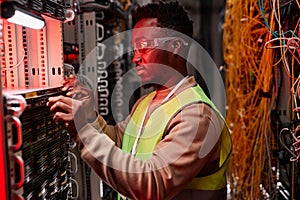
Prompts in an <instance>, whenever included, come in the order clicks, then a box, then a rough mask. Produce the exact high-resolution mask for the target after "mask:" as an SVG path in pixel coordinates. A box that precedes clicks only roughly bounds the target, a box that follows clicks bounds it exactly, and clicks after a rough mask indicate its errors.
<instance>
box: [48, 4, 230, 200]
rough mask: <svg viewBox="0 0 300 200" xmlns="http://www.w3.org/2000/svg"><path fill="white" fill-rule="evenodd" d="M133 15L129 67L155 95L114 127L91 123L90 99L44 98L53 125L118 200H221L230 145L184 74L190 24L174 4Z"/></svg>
mask: <svg viewBox="0 0 300 200" xmlns="http://www.w3.org/2000/svg"><path fill="white" fill-rule="evenodd" d="M135 16H136V21H137V23H136V25H135V27H134V30H133V33H132V46H133V52H134V57H133V62H134V63H135V64H136V71H137V74H138V75H139V76H140V77H141V80H142V82H143V84H144V85H145V86H152V87H154V88H155V91H154V92H152V93H150V94H148V95H145V96H143V97H141V98H140V99H139V100H138V101H137V102H136V104H135V105H134V106H133V109H132V111H131V113H130V116H128V118H127V119H126V120H125V121H124V122H121V123H118V124H117V125H116V126H110V125H108V124H107V123H106V122H105V121H104V119H103V118H102V117H101V116H98V117H96V115H95V114H94V112H93V111H92V110H91V109H89V107H88V105H87V102H89V100H87V99H82V100H81V101H79V100H75V99H71V98H69V97H63V96H59V97H53V98H49V102H48V106H50V110H51V111H52V112H53V113H54V115H53V119H54V120H55V121H62V122H64V123H65V125H66V128H67V130H68V132H69V134H70V135H71V136H72V137H73V139H74V140H75V141H76V142H77V144H78V148H79V150H80V152H81V157H82V158H83V159H84V160H85V161H86V162H87V163H88V164H89V165H90V166H91V168H93V169H94V170H95V172H96V173H97V174H98V175H99V177H100V178H101V179H102V180H103V181H105V182H106V183H107V184H109V185H110V186H111V187H112V188H114V189H115V190H116V191H118V192H119V193H120V196H121V197H122V198H124V197H127V198H129V199H138V200H142V199H213V200H217V199H226V194H227V193H226V176H225V172H226V168H227V164H228V161H229V157H230V153H231V139H230V135H229V131H228V128H227V126H226V124H225V123H224V121H223V118H222V117H221V115H220V114H219V112H218V111H217V110H216V109H215V106H214V105H213V103H212V102H211V101H210V100H209V98H207V97H206V95H205V94H204V92H203V90H202V89H201V88H200V87H199V86H198V85H197V83H196V81H195V79H194V77H188V76H187V69H186V62H187V61H186V59H185V58H187V55H188V50H189V46H190V44H189V39H188V38H189V37H192V32H193V28H192V22H191V21H190V20H189V18H188V15H187V13H186V11H185V10H184V9H183V8H182V7H181V6H180V5H179V4H178V3H177V2H173V3H162V2H159V3H158V4H148V5H146V6H143V7H139V8H138V9H137V10H136V15H135ZM170 30H171V31H170ZM69 84H70V82H69V81H65V82H64V85H65V89H67V88H69ZM77 92H78V91H77ZM75 93H76V89H73V90H71V91H70V92H69V94H68V95H69V96H71V95H74V94H75ZM87 109H88V110H89V111H88V112H86V110H87ZM96 118H97V120H95V119H96ZM89 122H90V123H89Z"/></svg>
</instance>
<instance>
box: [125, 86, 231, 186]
mask: <svg viewBox="0 0 300 200" xmlns="http://www.w3.org/2000/svg"><path fill="white" fill-rule="evenodd" d="M154 95H155V92H152V93H150V94H148V95H147V96H146V97H145V98H144V99H143V100H141V102H140V103H139V105H138V106H137V107H136V110H135V111H134V113H133V115H132V117H131V119H130V120H129V122H128V125H127V127H126V129H125V133H124V138H123V143H122V150H123V151H124V152H127V153H130V152H131V150H132V147H133V144H134V142H135V140H136V137H137V133H138V131H139V129H140V127H141V126H142V123H143V122H142V121H143V119H142V118H143V117H142V116H144V114H145V112H146V111H147V107H148V105H149V104H150V102H151V100H152V98H153V96H154ZM201 102H202V103H205V104H208V105H209V106H210V107H211V108H213V109H214V110H215V111H216V112H217V113H218V114H219V115H220V118H221V119H222V120H223V121H224V126H225V127H224V128H223V132H222V134H221V137H222V138H221V151H220V161H219V169H218V170H217V171H216V172H214V173H212V174H210V175H207V176H204V177H195V178H194V179H193V180H192V181H191V183H190V184H189V185H188V186H187V189H196V190H219V189H222V188H224V187H225V186H226V169H227V165H228V163H229V157H230V154H231V149H232V142H231V137H230V133H229V130H228V127H227V125H226V123H225V120H224V119H223V117H222V115H221V114H220V112H219V111H218V110H217V108H216V107H215V105H214V104H213V103H212V102H211V100H210V99H209V98H208V97H207V96H206V95H205V93H204V92H203V90H202V89H201V88H200V87H199V86H198V85H197V86H194V87H191V88H188V89H186V90H184V91H182V92H181V93H179V94H178V95H176V97H174V98H172V99H170V100H169V101H167V102H166V103H164V104H162V105H161V106H159V107H158V108H157V109H155V110H154V111H153V112H152V113H151V115H150V116H149V119H148V120H147V121H146V123H145V124H144V127H143V132H142V136H141V137H140V139H139V143H138V146H137V152H136V155H135V157H137V158H140V159H142V160H147V159H149V158H151V156H152V153H153V151H154V149H155V146H156V145H157V143H158V142H159V141H160V140H161V139H162V137H163V134H164V131H165V128H166V127H167V125H168V123H169V121H170V120H171V119H172V118H173V116H175V115H176V114H177V113H178V112H180V110H182V109H183V108H184V107H185V106H187V105H190V104H193V103H201Z"/></svg>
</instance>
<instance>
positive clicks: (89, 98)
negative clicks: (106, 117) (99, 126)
mask: <svg viewBox="0 0 300 200" xmlns="http://www.w3.org/2000/svg"><path fill="white" fill-rule="evenodd" d="M79 78H80V79H82V80H84V78H83V77H79ZM85 82H87V80H85ZM61 84H62V85H63V88H62V91H68V92H67V93H66V95H67V96H68V97H72V98H73V99H75V100H80V101H82V104H83V105H82V106H83V107H84V108H85V111H86V113H85V114H86V116H87V121H88V122H94V121H95V120H96V119H97V114H96V109H95V103H96V101H95V98H94V94H93V90H92V88H91V86H88V84H86V85H84V84H83V83H82V82H81V81H80V80H78V78H76V77H75V76H74V75H70V76H69V77H65V78H64V79H63V81H62V82H61Z"/></svg>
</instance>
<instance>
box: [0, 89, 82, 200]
mask: <svg viewBox="0 0 300 200" xmlns="http://www.w3.org/2000/svg"><path fill="white" fill-rule="evenodd" d="M61 94H62V93H61V90H60V88H47V89H39V90H23V91H17V92H16V91H14V92H12V91H11V92H9V91H4V93H3V105H4V106H3V113H4V118H5V121H4V132H3V133H4V135H5V138H6V139H5V141H4V142H5V145H6V146H7V147H8V148H7V155H8V159H7V160H6V166H8V169H9V174H7V175H8V176H9V177H8V179H7V180H8V182H9V183H8V185H9V195H8V196H9V199H31V200H32V199H37V200H38V199H53V200H54V199H55V200H56V199H76V198H77V194H78V191H76V190H78V185H77V182H76V180H74V179H73V178H72V173H73V172H74V171H75V169H74V168H76V164H75V165H74V164H73V165H71V163H72V162H73V163H74V160H75V163H76V162H77V159H76V157H74V156H73V155H72V154H71V152H70V149H71V145H72V143H71V142H70V138H69V136H68V134H67V132H66V131H65V130H64V128H63V126H62V124H56V123H55V122H54V121H53V119H52V116H51V114H50V110H49V108H48V107H47V106H46V102H47V100H48V98H49V97H50V96H56V95H61ZM72 160H73V161H72ZM74 166H75V167H74Z"/></svg>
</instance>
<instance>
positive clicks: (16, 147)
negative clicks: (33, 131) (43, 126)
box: [5, 115, 23, 151]
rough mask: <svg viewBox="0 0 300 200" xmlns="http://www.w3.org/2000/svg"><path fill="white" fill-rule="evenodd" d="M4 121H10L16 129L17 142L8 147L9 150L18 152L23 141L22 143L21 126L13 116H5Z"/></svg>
mask: <svg viewBox="0 0 300 200" xmlns="http://www.w3.org/2000/svg"><path fill="white" fill-rule="evenodd" d="M5 120H6V121H9V122H10V121H12V122H13V124H14V125H15V126H16V128H17V142H16V144H12V145H11V146H10V149H11V150H13V151H18V150H19V149H20V148H21V146H22V143H23V141H22V125H21V124H22V123H21V121H20V119H19V118H18V117H16V116H13V115H8V116H6V117H5Z"/></svg>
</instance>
